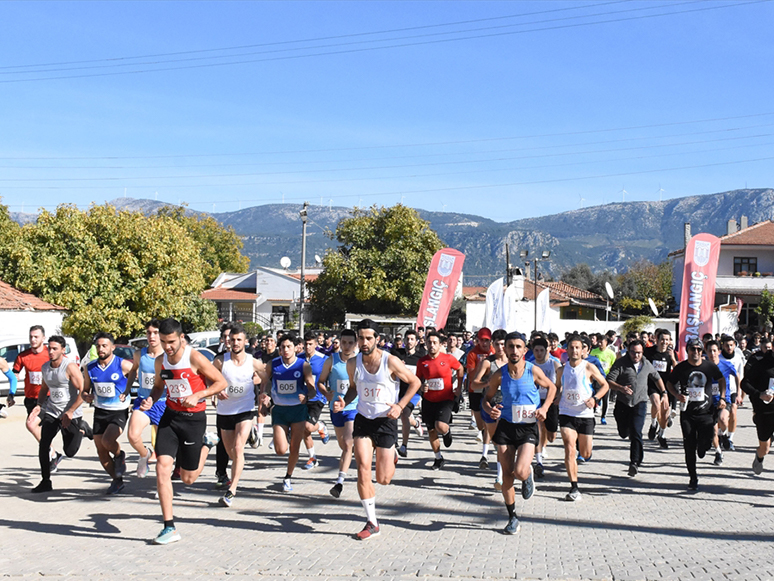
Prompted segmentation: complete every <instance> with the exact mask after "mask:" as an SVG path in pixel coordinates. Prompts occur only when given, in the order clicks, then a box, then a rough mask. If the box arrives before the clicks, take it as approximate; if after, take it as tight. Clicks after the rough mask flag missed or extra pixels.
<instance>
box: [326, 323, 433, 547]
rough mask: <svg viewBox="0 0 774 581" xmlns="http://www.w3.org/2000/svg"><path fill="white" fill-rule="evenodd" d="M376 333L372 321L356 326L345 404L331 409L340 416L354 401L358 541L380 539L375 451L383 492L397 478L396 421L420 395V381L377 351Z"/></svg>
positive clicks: (348, 362) (348, 369) (378, 480)
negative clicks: (360, 511) (360, 517)
mask: <svg viewBox="0 0 774 581" xmlns="http://www.w3.org/2000/svg"><path fill="white" fill-rule="evenodd" d="M378 333H379V329H378V328H377V327H376V323H374V322H373V321H372V320H371V319H363V320H362V321H360V323H358V325H357V343H358V347H359V348H360V353H358V355H357V356H356V357H352V358H350V359H349V361H347V373H348V375H349V389H348V390H347V394H346V395H345V396H344V399H343V400H341V399H337V400H336V403H334V404H333V410H334V411H335V412H340V411H343V410H344V408H345V407H346V405H347V404H348V403H350V402H351V401H353V400H354V399H355V396H357V398H358V401H357V415H356V416H355V426H354V430H353V434H352V435H353V437H354V439H355V461H356V462H357V492H358V494H359V495H360V502H361V503H362V504H363V508H364V509H365V512H366V518H367V519H368V521H367V522H366V525H365V527H363V530H362V531H360V532H359V533H357V535H355V538H356V539H358V540H361V541H365V540H367V539H370V538H371V537H375V536H377V535H379V521H378V520H377V519H376V491H375V490H374V485H373V483H372V482H371V461H372V458H373V455H374V450H376V481H377V482H378V483H379V484H381V485H384V486H386V485H387V484H389V483H390V481H391V480H392V477H393V475H394V474H395V463H396V461H397V459H398V456H397V452H396V451H395V444H396V443H397V441H398V418H399V417H400V415H401V413H402V412H403V409H404V408H405V407H406V405H408V402H409V401H411V398H412V397H413V396H414V394H415V393H416V392H417V391H418V390H419V379H418V378H417V376H416V375H414V374H412V373H411V372H410V371H409V370H408V369H406V366H405V365H404V364H403V362H402V361H401V360H400V359H398V358H397V357H395V356H394V355H390V354H389V353H387V352H386V351H382V350H380V349H377V348H376V342H377V338H378ZM399 381H405V382H406V383H408V384H409V387H408V389H407V390H406V393H405V395H404V396H403V397H401V398H399V396H398V385H399V384H398V382H399Z"/></svg>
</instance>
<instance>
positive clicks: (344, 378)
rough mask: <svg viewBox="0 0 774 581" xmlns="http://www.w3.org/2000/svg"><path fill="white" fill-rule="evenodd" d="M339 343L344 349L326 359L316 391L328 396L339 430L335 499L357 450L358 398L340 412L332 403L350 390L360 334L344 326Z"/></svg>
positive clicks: (333, 492)
mask: <svg viewBox="0 0 774 581" xmlns="http://www.w3.org/2000/svg"><path fill="white" fill-rule="evenodd" d="M339 344H340V346H341V352H340V353H333V354H332V355H331V356H330V357H328V358H327V359H326V360H325V365H324V366H323V370H322V373H321V374H320V377H319V380H318V382H317V390H318V391H320V392H322V393H324V394H325V397H326V398H328V402H329V406H330V410H331V423H332V424H333V427H334V429H335V430H336V440H337V441H338V443H339V448H341V457H340V458H339V476H338V478H337V479H336V483H335V484H334V485H333V488H331V490H330V493H331V495H332V496H334V497H335V498H339V496H341V492H342V490H343V488H344V480H345V478H346V477H347V470H349V465H350V463H351V462H352V451H353V449H354V439H353V437H352V430H353V427H354V423H355V416H356V415H357V398H355V399H354V400H352V401H351V402H349V403H348V404H347V405H346V406H344V409H343V410H341V411H340V412H335V411H333V405H334V404H335V403H336V401H338V400H339V399H341V400H342V401H343V400H344V396H345V395H346V394H347V390H348V389H349V373H347V361H348V360H349V359H350V358H351V357H354V356H355V345H356V344H357V335H355V332H354V331H353V330H352V329H344V330H343V331H342V332H341V339H340V341H339ZM326 383H327V385H326Z"/></svg>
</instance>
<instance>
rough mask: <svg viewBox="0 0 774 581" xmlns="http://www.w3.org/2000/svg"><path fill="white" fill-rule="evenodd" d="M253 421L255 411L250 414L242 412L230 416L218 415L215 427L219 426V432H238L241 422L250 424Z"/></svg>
mask: <svg viewBox="0 0 774 581" xmlns="http://www.w3.org/2000/svg"><path fill="white" fill-rule="evenodd" d="M252 421H253V410H250V411H249V412H241V413H238V414H229V415H225V414H224V415H221V414H218V416H217V418H216V420H215V425H216V426H218V429H219V430H228V431H233V430H236V426H237V424H238V423H240V422H250V423H252Z"/></svg>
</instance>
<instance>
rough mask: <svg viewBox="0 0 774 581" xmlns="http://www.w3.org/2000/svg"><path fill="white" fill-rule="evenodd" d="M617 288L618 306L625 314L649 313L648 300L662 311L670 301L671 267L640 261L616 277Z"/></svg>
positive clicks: (668, 264)
mask: <svg viewBox="0 0 774 581" xmlns="http://www.w3.org/2000/svg"><path fill="white" fill-rule="evenodd" d="M618 288H619V291H620V293H621V295H622V297H621V300H620V305H621V308H622V309H623V310H624V311H625V312H629V313H633V314H640V313H648V312H650V307H649V306H648V299H649V298H651V299H653V302H654V303H656V306H657V307H658V308H659V309H662V308H664V307H666V306H667V305H668V304H669V302H670V300H671V299H672V265H671V264H670V263H669V262H662V263H661V264H653V263H652V262H650V261H649V260H641V261H639V262H637V263H635V264H634V265H632V267H631V268H630V269H629V270H628V271H627V272H625V273H624V274H622V275H620V276H619V277H618Z"/></svg>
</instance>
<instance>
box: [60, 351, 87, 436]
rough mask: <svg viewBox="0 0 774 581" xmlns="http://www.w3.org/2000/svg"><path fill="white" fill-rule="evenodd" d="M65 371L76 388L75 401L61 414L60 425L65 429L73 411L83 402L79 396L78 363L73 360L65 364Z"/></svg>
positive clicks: (80, 376)
mask: <svg viewBox="0 0 774 581" xmlns="http://www.w3.org/2000/svg"><path fill="white" fill-rule="evenodd" d="M65 372H66V373H67V379H68V380H70V382H71V383H72V384H73V387H74V388H75V389H77V390H78V395H76V396H75V401H74V402H73V403H72V405H71V406H70V407H69V408H67V409H66V410H65V412H64V413H63V414H62V420H61V421H62V427H63V428H64V429H65V430H66V429H67V428H68V426H69V425H70V422H71V421H72V419H73V416H74V415H75V411H76V410H77V409H78V408H79V407H80V406H81V404H82V403H83V397H82V396H81V393H82V392H83V375H81V369H80V368H79V367H78V364H77V363H75V362H74V361H73V362H71V363H68V364H67V369H66V370H65Z"/></svg>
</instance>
